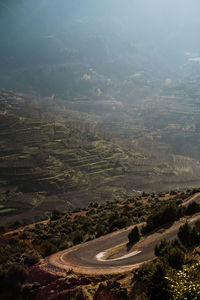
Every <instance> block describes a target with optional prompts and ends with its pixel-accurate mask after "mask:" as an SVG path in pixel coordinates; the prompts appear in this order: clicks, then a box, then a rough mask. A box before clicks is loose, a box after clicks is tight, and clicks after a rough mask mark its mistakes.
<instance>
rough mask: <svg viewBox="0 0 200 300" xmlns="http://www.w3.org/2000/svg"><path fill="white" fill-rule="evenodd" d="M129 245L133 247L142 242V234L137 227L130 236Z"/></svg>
mask: <svg viewBox="0 0 200 300" xmlns="http://www.w3.org/2000/svg"><path fill="white" fill-rule="evenodd" d="M128 240H129V245H133V244H134V243H136V242H138V241H139V240H140V232H139V229H138V227H137V226H135V227H134V228H133V229H132V230H131V231H130V232H129V234H128Z"/></svg>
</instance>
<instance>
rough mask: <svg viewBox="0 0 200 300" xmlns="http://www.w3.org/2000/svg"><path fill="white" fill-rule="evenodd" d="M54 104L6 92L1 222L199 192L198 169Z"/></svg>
mask: <svg viewBox="0 0 200 300" xmlns="http://www.w3.org/2000/svg"><path fill="white" fill-rule="evenodd" d="M48 101H49V102H48V103H47V102H46V101H42V100H41V101H40V102H38V100H34V99H33V97H27V96H24V95H17V94H15V93H13V92H8V91H5V90H1V91H0V192H1V198H0V199H1V203H0V204H1V206H0V214H1V217H2V220H3V221H4V220H9V222H10V221H15V220H18V219H19V220H21V219H25V220H26V219H30V218H36V219H37V218H41V217H43V218H45V217H47V215H48V214H49V212H50V211H51V210H52V209H53V208H57V209H61V210H66V209H68V208H70V207H77V206H81V207H83V206H86V205H87V204H88V203H89V202H91V201H106V200H110V199H121V198H127V197H130V196H132V195H133V194H134V193H135V191H136V190H148V191H152V190H167V189H169V188H181V187H187V186H188V185H190V186H198V185H199V181H198V178H199V176H200V166H199V165H198V164H197V163H196V161H194V160H192V159H189V158H187V157H185V156H181V155H171V154H170V153H168V154H166V152H165V154H163V153H162V152H160V149H159V147H160V145H159V147H158V150H157V151H156V147H155V145H154V147H152V145H151V144H149V146H148V144H145V147H144V148H141V147H138V146H137V145H134V144H133V143H130V142H129V141H128V140H127V141H125V140H120V139H119V137H118V138H116V137H115V136H114V134H113V135H111V134H110V133H109V132H107V131H106V130H105V129H102V127H101V128H100V127H98V126H96V125H94V124H95V122H94V119H95V118H93V120H92V117H91V115H87V114H83V113H80V112H79V113H78V112H73V111H70V110H67V109H61V108H59V107H57V106H56V105H55V104H53V102H52V101H51V100H48ZM94 117H95V116H94ZM86 120H87V121H86ZM96 122H97V120H96ZM92 123H93V125H92ZM101 126H102V125H101ZM141 134H142V133H141ZM143 134H145V133H143Z"/></svg>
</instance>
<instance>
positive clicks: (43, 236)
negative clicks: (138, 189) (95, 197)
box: [0, 191, 195, 295]
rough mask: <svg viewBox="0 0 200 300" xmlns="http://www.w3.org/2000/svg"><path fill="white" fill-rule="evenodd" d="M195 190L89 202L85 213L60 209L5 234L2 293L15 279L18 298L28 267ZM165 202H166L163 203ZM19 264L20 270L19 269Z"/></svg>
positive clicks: (1, 255)
mask: <svg viewBox="0 0 200 300" xmlns="http://www.w3.org/2000/svg"><path fill="white" fill-rule="evenodd" d="M194 192H195V191H188V192H183V193H179V194H177V195H176V197H174V198H172V197H170V195H168V196H167V197H166V198H164V197H163V195H161V197H160V198H159V195H155V194H151V195H150V194H144V195H143V197H142V196H138V197H136V198H132V199H128V200H122V201H115V202H109V201H108V202H106V203H104V204H101V205H100V204H98V203H96V202H93V203H90V205H89V206H88V208H87V209H86V210H84V211H83V210H82V211H79V212H76V213H73V214H72V213H66V214H63V213H61V212H59V211H57V210H54V211H53V212H52V215H51V218H50V220H49V221H47V222H41V223H37V224H35V225H34V226H26V227H25V228H24V229H23V230H21V231H20V230H19V231H18V232H17V231H15V232H14V233H13V234H12V238H9V235H5V234H2V236H1V239H2V242H1V246H0V262H1V270H0V278H1V282H2V284H1V285H0V289H1V291H2V292H4V291H5V289H6V290H8V289H7V287H8V286H9V285H10V283H11V281H12V280H13V279H12V278H13V277H12V276H13V275H12V274H13V273H14V274H15V275H16V274H19V276H18V275H17V276H15V278H16V281H15V282H13V284H12V287H13V289H11V290H10V291H11V292H13V293H14V294H15V295H16V294H17V293H19V292H20V290H21V288H20V286H21V285H22V284H23V282H24V280H25V279H26V277H27V274H28V273H27V272H28V267H29V266H32V265H33V264H34V263H36V262H37V261H38V260H39V259H40V258H41V257H45V256H48V255H50V254H52V253H55V252H57V251H59V250H63V249H66V248H69V247H71V246H73V245H76V244H79V243H81V242H85V241H89V240H92V239H94V238H96V237H99V236H102V235H105V234H107V233H110V232H113V231H115V230H117V229H121V228H125V227H127V226H129V225H134V224H137V223H139V222H142V221H145V220H146V219H147V218H148V217H149V216H150V215H151V214H153V213H154V211H155V210H157V211H159V210H162V206H163V203H165V205H172V204H173V203H177V202H178V203H179V202H180V201H182V199H184V198H186V197H188V196H190V195H191V194H193V193H194ZM164 199H165V200H164ZM19 265H20V267H19ZM37 288H38V287H37Z"/></svg>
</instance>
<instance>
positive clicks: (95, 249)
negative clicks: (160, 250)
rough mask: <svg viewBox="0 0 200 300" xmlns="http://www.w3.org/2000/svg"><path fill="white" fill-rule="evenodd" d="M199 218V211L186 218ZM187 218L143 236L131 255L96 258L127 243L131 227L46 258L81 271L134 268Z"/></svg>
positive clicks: (118, 270)
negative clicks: (103, 258) (117, 257)
mask: <svg viewBox="0 0 200 300" xmlns="http://www.w3.org/2000/svg"><path fill="white" fill-rule="evenodd" d="M191 200H192V201H194V200H195V201H199V200H200V194H197V195H195V196H193V197H192V199H191ZM191 200H188V203H189V202H191ZM197 220H200V213H198V214H195V215H193V216H192V217H189V218H187V221H188V223H191V224H193V223H194V222H196V221H197ZM185 222H186V218H183V219H181V220H179V221H177V222H175V223H174V224H173V226H171V227H169V228H165V229H160V230H158V231H157V232H155V233H153V234H151V235H148V236H147V237H145V238H142V239H141V240H140V241H139V242H138V243H136V244H135V245H134V246H133V247H132V249H131V250H130V252H133V251H141V252H139V253H138V254H136V255H134V256H131V257H127V258H123V259H118V260H115V261H110V260H109V261H106V260H105V261H101V260H98V259H97V258H96V255H97V254H99V253H101V252H105V251H106V250H108V249H111V248H113V247H116V246H118V245H120V244H123V243H126V242H127V241H128V238H127V237H128V232H129V231H130V228H129V229H124V230H121V231H118V232H115V233H111V234H108V235H106V236H103V237H100V238H98V239H95V240H93V241H90V242H87V243H84V244H81V245H78V246H75V247H72V248H70V249H67V250H64V251H61V252H58V253H55V254H53V255H52V256H50V257H49V258H48V259H47V261H48V264H50V265H52V266H57V267H59V268H61V269H66V270H69V269H71V268H72V269H73V270H74V271H76V272H79V273H93V274H94V273H95V274H99V273H118V272H121V271H123V270H124V271H125V270H129V269H133V268H134V267H136V266H138V265H139V264H141V263H144V262H145V261H148V260H151V259H153V257H154V247H155V245H156V244H157V243H158V242H159V241H160V240H161V239H163V238H166V239H168V240H170V239H174V238H176V235H177V232H178V229H179V227H180V226H181V225H182V224H184V223H185Z"/></svg>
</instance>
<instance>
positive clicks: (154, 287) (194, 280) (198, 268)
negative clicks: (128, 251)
mask: <svg viewBox="0 0 200 300" xmlns="http://www.w3.org/2000/svg"><path fill="white" fill-rule="evenodd" d="M194 232H195V235H194ZM188 233H190V238H189V240H190V243H185V241H186V240H187V237H188ZM178 237H179V239H175V240H173V241H167V240H162V241H161V242H160V243H159V244H158V245H156V247H155V255H156V256H157V257H158V259H157V260H156V261H154V262H152V263H150V264H145V265H143V266H142V267H141V268H140V269H139V270H138V271H137V272H136V273H135V278H136V279H137V280H138V281H139V282H141V283H142V284H143V288H144V291H145V292H144V294H145V297H146V298H145V299H150V300H156V299H166V300H168V299H177V300H178V299H191V300H193V299H196V300H198V299H200V284H199V283H200V263H199V251H198V247H199V245H200V226H199V222H196V223H195V225H194V226H193V227H191V226H190V225H188V224H187V223H186V224H185V225H183V226H181V227H180V229H179V232H178ZM195 247H197V248H196V251H195V250H193V249H194V248H195ZM191 251H194V252H195V253H197V254H198V260H196V259H193V258H191V257H190V256H188V253H190V252H191Z"/></svg>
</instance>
